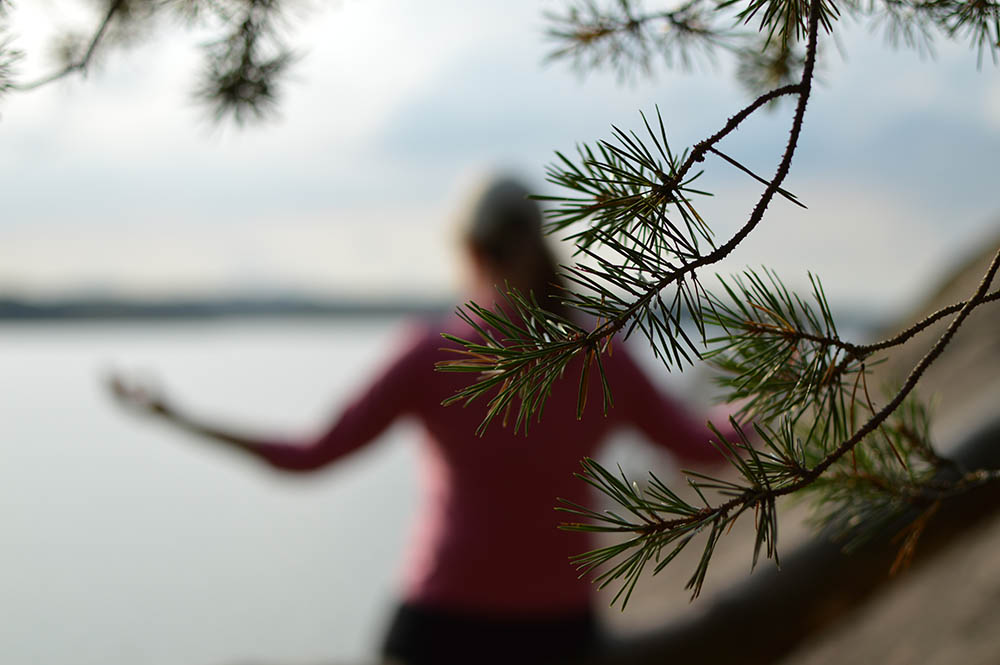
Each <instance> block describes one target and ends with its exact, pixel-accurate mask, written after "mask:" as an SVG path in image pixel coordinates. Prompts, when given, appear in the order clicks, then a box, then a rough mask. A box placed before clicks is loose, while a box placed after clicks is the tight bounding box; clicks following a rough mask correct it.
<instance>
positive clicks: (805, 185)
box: [0, 0, 1000, 307]
mask: <svg viewBox="0 0 1000 665" xmlns="http://www.w3.org/2000/svg"><path fill="white" fill-rule="evenodd" d="M81 4H82V6H85V7H89V6H90V5H89V4H87V3H79V2H69V1H67V2H61V1H58V0H49V2H31V3H29V2H27V1H26V0H22V1H21V2H20V3H19V6H18V12H19V13H17V14H15V15H14V20H13V27H14V32H15V33H16V34H18V35H19V44H20V45H21V46H22V47H23V48H25V49H26V50H28V51H29V53H30V54H31V55H32V56H33V57H32V58H30V59H29V60H28V61H27V62H26V63H25V65H24V68H25V69H26V70H28V71H29V72H30V71H42V70H44V67H45V65H46V63H45V61H44V58H42V57H41V56H42V55H43V54H44V47H43V43H44V39H45V37H46V36H47V34H48V33H49V32H50V31H51V28H52V26H65V25H67V24H73V22H74V21H75V20H82V21H84V22H83V23H82V24H81V25H86V24H87V23H86V19H87V18H88V17H87V16H86V15H85V14H80V13H79V12H77V13H73V12H67V11H66V9H67V7H70V8H72V7H74V6H76V7H78V6H81ZM329 4H330V5H332V6H330V7H329V8H327V9H323V10H314V11H312V12H310V13H309V14H308V15H307V16H306V17H305V18H304V19H300V20H298V21H297V22H296V21H293V23H292V26H293V30H294V34H295V44H296V46H297V48H298V50H299V51H300V53H301V54H302V59H301V60H300V62H299V63H298V65H297V66H296V68H295V70H294V75H293V77H292V80H291V81H290V82H289V84H288V86H287V88H286V94H285V96H284V98H283V101H282V104H281V110H280V116H279V117H278V118H277V119H275V120H274V121H272V122H270V123H268V124H265V125H261V126H252V127H248V128H245V129H243V130H240V131H237V130H235V129H233V128H231V127H227V128H221V129H219V128H213V126H212V124H211V122H209V121H208V120H207V112H206V111H205V109H203V108H200V107H197V106H196V105H193V104H192V103H191V102H190V96H189V91H190V89H191V87H192V85H193V81H194V74H195V72H196V69H197V66H198V56H199V54H198V52H197V48H196V46H197V43H198V42H199V39H203V38H204V36H203V35H192V34H187V33H184V32H182V31H179V30H176V29H172V28H169V27H168V28H166V29H164V30H161V31H160V32H158V33H157V34H155V35H153V36H151V37H150V38H149V39H146V40H144V41H143V43H142V44H141V45H137V46H134V47H132V48H130V49H129V50H127V51H118V52H114V53H111V54H109V56H108V57H107V58H106V59H105V60H104V62H103V64H102V67H101V68H100V69H99V70H98V71H95V72H93V73H92V74H91V75H90V76H89V77H87V78H86V79H81V78H76V79H72V80H67V81H62V82H58V83H56V84H53V85H51V86H48V87H46V88H43V89H40V90H37V91H34V92H30V93H18V94H12V95H10V96H8V97H7V98H6V99H5V100H3V101H0V183H2V200H3V203H2V209H0V293H13V294H27V295H43V296H51V295H59V294H62V293H66V292H68V291H80V290H89V289H108V290H112V291H116V292H120V293H129V294H139V295H165V294H171V293H183V294H206V293H218V292H234V291H236V292H246V291H253V290H258V291H259V290H263V291H270V292H274V291H285V290H294V291H305V292H308V293H313V294H320V295H372V296H376V297H381V296H386V295H390V294H408V295H410V294H412V295H415V296H421V297H425V296H426V297H439V296H441V295H443V294H448V293H453V292H455V291H456V290H457V289H456V283H457V282H456V277H457V276H458V274H459V271H458V269H457V260H456V256H455V251H454V249H455V246H454V242H453V236H454V232H453V230H454V226H455V222H454V220H455V217H456V215H457V214H458V211H459V210H460V205H461V200H462V197H463V193H464V192H466V191H467V190H468V188H469V186H470V184H471V183H474V182H475V181H476V179H477V178H478V177H479V176H481V174H483V173H485V172H488V171H493V170H497V169H501V170H507V171H514V172H516V173H519V174H522V175H523V177H525V178H526V179H528V180H529V182H530V183H531V184H532V186H533V187H535V188H537V189H538V190H539V191H546V187H547V186H546V185H545V183H544V181H543V168H544V165H545V164H546V163H547V162H549V161H550V160H551V157H552V154H553V151H554V150H562V151H572V150H573V146H574V145H575V144H576V143H578V142H581V141H588V142H590V141H594V140H596V139H599V138H606V137H608V136H609V130H610V125H611V124H612V123H614V124H616V125H620V126H624V127H628V128H635V129H638V128H639V127H641V124H640V123H641V120H640V118H639V116H638V111H639V110H644V111H647V112H651V111H653V108H654V105H659V108H660V110H661V111H662V113H663V115H664V119H665V122H666V125H667V129H668V132H669V133H670V136H671V140H672V141H673V143H674V147H675V148H682V147H684V146H685V145H690V144H692V143H694V142H696V141H698V140H700V139H701V138H704V137H705V136H707V135H709V134H711V133H712V132H714V131H715V130H716V129H717V128H718V127H719V126H721V124H722V123H723V122H725V119H726V118H727V117H728V116H730V115H731V114H732V113H733V112H735V111H736V110H737V109H738V108H740V107H741V106H742V105H744V104H745V103H746V102H747V101H748V99H747V97H746V94H745V93H744V92H743V91H742V90H741V89H740V88H739V87H738V86H737V85H736V84H735V83H734V81H733V79H732V76H731V75H730V74H729V71H728V69H729V67H728V65H724V66H721V67H720V68H719V69H718V70H716V71H711V70H709V71H696V72H693V73H684V72H672V71H667V70H665V69H663V68H660V70H659V72H658V75H657V76H656V77H655V79H652V80H639V81H636V82H633V83H631V84H626V85H621V84H619V83H618V81H617V80H616V78H615V77H614V76H613V75H612V74H605V73H600V74H591V75H588V76H586V77H580V76H579V75H578V74H576V73H575V72H573V71H572V70H570V69H569V68H568V67H567V66H566V65H565V64H560V63H555V64H543V59H544V55H545V53H546V52H547V51H548V50H549V49H550V48H551V46H552V45H551V43H548V42H546V40H545V38H544V34H543V33H544V21H543V17H542V12H543V10H545V9H552V8H556V7H559V6H560V3H559V2H556V1H555V0H548V1H542V2H539V1H538V0H517V1H507V2H489V3H486V2H467V1H461V2H459V1H453V0H423V1H422V2H416V1H415V0H391V1H390V0H364V1H361V0H343V2H340V3H329ZM28 5H30V6H28ZM843 42H844V45H845V48H846V59H845V58H844V57H842V56H841V55H840V54H839V53H838V52H837V49H836V48H835V47H834V45H833V44H832V42H828V43H826V44H825V47H824V49H823V52H822V56H821V57H822V62H821V69H820V72H821V74H820V78H821V80H822V85H821V86H820V87H819V88H818V90H817V91H816V92H815V96H814V98H813V100H812V101H811V102H810V104H809V109H808V113H807V117H806V123H805V129H804V133H803V139H802V143H801V149H800V151H799V153H798V154H797V156H796V159H795V161H794V163H793V168H792V174H791V175H790V176H789V178H788V180H787V181H786V187H787V188H788V189H790V190H792V191H794V192H795V193H796V194H797V195H798V196H799V197H800V198H801V200H803V201H804V202H805V203H806V204H807V205H808V206H809V210H808V211H802V210H800V209H798V208H795V207H793V206H791V205H788V204H786V203H784V202H783V201H780V200H779V201H778V202H777V203H775V204H773V205H772V208H771V210H770V211H769V214H768V216H767V218H766V224H764V225H763V226H762V227H761V228H760V230H759V231H758V232H756V233H755V234H754V236H753V237H752V239H751V240H750V241H749V242H747V243H746V245H745V246H744V247H743V248H742V249H741V251H740V252H737V254H736V255H735V256H734V257H733V258H732V260H730V261H729V262H728V263H727V264H726V265H725V266H723V267H722V269H723V270H725V271H731V270H738V269H740V268H741V267H742V266H745V265H748V264H749V265H760V264H766V265H769V266H772V267H775V268H776V269H778V270H779V271H780V272H781V274H782V275H784V276H786V277H787V279H788V281H790V282H791V283H793V284H801V283H803V282H804V281H805V274H806V271H807V270H809V269H811V270H813V271H815V272H817V273H818V274H819V275H820V276H821V277H822V278H823V279H824V282H825V283H826V285H827V288H828V292H829V293H830V294H831V296H832V297H833V298H834V299H835V300H840V301H844V302H851V303H852V304H859V305H861V306H865V307H895V306H901V305H905V303H907V302H911V301H912V300H913V299H914V298H915V297H917V294H918V293H919V292H920V290H921V289H924V288H926V287H927V286H928V284H929V283H930V282H931V281H932V280H933V279H934V277H936V276H938V275H940V274H941V272H942V271H943V270H945V269H946V268H947V267H948V266H949V265H951V264H952V263H953V262H954V261H955V260H957V258H958V257H960V256H961V255H962V253H964V252H967V251H968V250H969V249H970V248H972V247H975V246H976V245H977V244H979V243H981V242H983V240H984V239H986V238H988V237H990V236H991V232H992V234H993V235H995V232H996V229H997V226H998V221H997V220H998V217H1000V196H998V194H997V189H998V187H997V185H998V183H1000V178H998V177H997V166H996V164H997V155H1000V70H998V69H997V68H996V67H994V66H993V65H991V64H986V65H984V66H983V68H982V70H981V71H977V69H976V56H975V53H974V52H973V51H970V50H969V49H968V48H966V47H965V46H964V45H960V46H957V47H953V46H949V45H947V44H944V43H940V44H939V47H940V48H939V55H938V58H937V59H936V60H934V61H927V60H921V59H920V58H919V57H918V56H917V55H916V54H915V53H913V52H909V51H901V52H894V51H892V50H890V49H889V48H888V47H886V46H884V45H883V43H882V40H881V38H879V37H874V38H873V37H872V36H871V35H870V34H869V33H868V32H867V31H866V30H864V29H860V28H858V27H850V26H845V29H844V35H843ZM987 61H988V58H987ZM790 113H791V106H790V105H789V104H786V105H785V106H783V107H781V108H779V109H778V110H777V112H774V113H769V114H766V115H763V116H762V117H760V118H759V119H755V120H754V121H753V122H752V123H750V124H748V125H747V127H746V129H745V130H744V131H742V132H740V133H739V134H738V135H736V136H734V137H733V138H732V139H731V140H729V141H728V142H727V144H726V147H727V150H728V152H730V153H732V154H734V155H735V156H737V157H739V158H740V159H743V160H745V161H746V162H747V163H749V164H751V165H753V166H754V167H755V168H757V169H758V170H759V171H761V172H763V173H765V174H769V173H771V172H773V169H774V166H775V164H776V160H777V158H778V157H779V156H780V153H781V150H782V149H783V148H784V144H785V133H786V131H787V126H788V124H789V120H790ZM706 166H707V167H708V169H709V170H708V173H706V177H705V182H706V183H707V184H708V185H709V186H710V187H711V188H712V189H713V191H715V192H716V194H717V196H716V197H715V199H713V200H712V201H710V202H708V203H706V205H705V206H704V212H705V215H706V217H707V219H708V221H709V223H710V224H712V225H713V227H715V229H716V231H717V233H719V234H720V235H722V236H725V235H727V234H728V233H731V232H732V231H733V230H734V229H735V228H737V227H738V226H739V225H740V224H741V223H742V221H743V220H744V219H745V217H746V215H747V213H748V211H749V209H750V207H752V204H753V202H754V200H755V199H756V197H757V196H758V195H759V191H760V190H759V187H758V186H757V185H755V184H754V183H753V182H752V181H749V180H748V179H746V178H745V177H744V176H742V175H740V174H739V173H736V172H734V171H733V170H732V169H731V168H729V167H726V166H724V165H723V164H721V163H718V162H712V161H711V160H709V161H706Z"/></svg>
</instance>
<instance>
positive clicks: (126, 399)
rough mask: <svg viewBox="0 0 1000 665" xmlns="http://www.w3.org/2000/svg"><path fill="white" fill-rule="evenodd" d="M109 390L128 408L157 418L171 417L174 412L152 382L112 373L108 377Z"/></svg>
mask: <svg viewBox="0 0 1000 665" xmlns="http://www.w3.org/2000/svg"><path fill="white" fill-rule="evenodd" d="M107 385H108V390H110V391H111V394H112V395H113V396H114V398H115V399H116V400H117V401H118V402H119V403H120V404H122V405H124V406H125V407H126V408H129V409H135V410H136V411H141V412H144V413H151V414H154V415H157V416H166V417H170V416H172V415H173V410H172V409H171V408H170V407H169V406H168V404H167V401H166V399H165V398H164V397H163V393H162V392H161V391H160V389H159V388H158V387H157V386H156V385H155V384H154V383H153V382H151V381H145V382H144V381H140V380H138V379H136V378H134V377H133V378H126V377H123V376H121V375H120V374H116V373H111V374H109V375H108V377H107Z"/></svg>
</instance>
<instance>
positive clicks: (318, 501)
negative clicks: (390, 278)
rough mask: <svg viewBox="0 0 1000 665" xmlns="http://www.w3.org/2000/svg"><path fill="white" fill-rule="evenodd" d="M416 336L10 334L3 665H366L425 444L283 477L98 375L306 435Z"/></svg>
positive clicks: (221, 329) (188, 331) (3, 461)
mask: <svg viewBox="0 0 1000 665" xmlns="http://www.w3.org/2000/svg"><path fill="white" fill-rule="evenodd" d="M404 330H405V322H403V321H402V320H389V319H381V320H380V319H375V320H339V321H335V322H318V321H315V320H311V321H280V322H259V321H256V322H247V321H238V320H226V321H218V322H200V323H69V324H16V325H14V324H7V325H0V518H2V520H0V526H2V529H0V563H2V568H0V598H2V602H0V663H3V664H8V663H9V664H11V665H22V664H27V665H69V664H71V665H125V664H128V665H224V664H230V663H232V664H235V663H249V662H252V663H274V664H276V665H277V664H287V665H296V664H302V665H305V664H314V663H320V662H324V663H351V662H370V661H371V659H372V658H371V655H372V654H373V653H374V650H375V649H376V646H377V644H378V642H379V639H380V637H381V631H382V627H383V626H384V623H385V620H386V618H387V614H388V613H389V612H390V611H391V609H392V607H393V603H394V601H395V595H394V589H395V581H396V575H397V570H398V568H397V562H398V561H399V559H400V558H401V554H402V552H403V549H404V547H405V542H406V536H407V529H408V525H409V523H410V519H411V517H412V512H413V506H414V500H415V498H416V496H417V492H416V485H417V480H416V478H415V477H414V474H413V473H412V468H413V466H414V463H415V461H416V448H417V445H416V444H417V440H418V438H419V436H420V433H419V430H418V429H417V427H416V426H415V425H413V424H410V423H400V424H399V425H397V426H396V427H394V428H393V429H391V430H390V431H389V432H388V433H387V434H386V435H384V436H383V437H382V438H381V439H380V440H378V441H377V442H376V443H375V444H374V445H371V446H369V447H367V448H366V449H364V450H362V451H359V452H358V453H355V454H354V455H352V456H350V457H348V458H345V459H344V460H343V461H341V462H340V463H338V464H336V465H334V466H332V467H330V468H328V469H325V470H322V471H320V472H318V473H315V474H312V475H308V476H303V475H286V474H281V473H279V472H275V471H272V470H271V469H269V468H267V467H266V466H264V465H262V464H260V463H258V462H256V461H255V460H252V459H247V458H244V457H242V456H240V455H239V454H236V453H233V452H231V451H228V450H220V449H216V448H213V447H212V446H210V445H208V444H205V443H203V442H201V441H198V440H195V439H192V438H190V437H189V436H185V435H183V434H180V433H178V432H176V431H172V430H169V429H167V428H166V427H164V425H163V424H162V423H157V422H155V421H152V420H150V419H149V418H142V417H138V416H136V415H135V414H131V413H126V412H125V411H123V410H122V409H121V408H119V407H118V406H117V405H116V404H114V403H113V402H112V400H111V399H110V398H109V396H108V394H107V393H106V390H105V388H104V386H103V385H102V382H101V378H102V376H103V375H105V374H106V373H107V372H108V371H109V370H110V369H112V368H116V369H118V370H121V371H127V372H129V373H132V374H140V375H145V376H148V377H150V379H151V380H155V381H156V382H158V383H159V384H160V385H162V386H163V389H164V390H165V391H166V393H167V394H168V395H169V396H170V397H171V398H172V399H173V400H174V401H175V402H176V403H177V404H179V405H181V406H183V407H186V408H187V409H188V410H190V411H192V412H193V413H197V414H201V415H203V416H206V417H211V418H213V419H215V420H216V421H218V422H220V423H226V424H231V425H233V426H238V427H241V428H245V429H246V430H247V431H248V432H252V433H265V434H266V433H269V432H274V433H277V434H283V435H289V434H290V435H295V434H297V433H301V434H302V435H308V434H309V433H311V432H313V431H315V430H317V429H319V428H321V427H322V426H323V425H324V424H325V423H327V422H328V421H329V420H330V418H331V417H332V416H333V415H334V414H335V413H336V411H337V409H338V407H339V405H341V404H342V403H343V401H344V400H345V399H346V398H348V397H350V396H351V395H352V394H353V393H354V391H355V390H356V389H357V388H358V387H360V386H361V385H362V384H364V383H365V382H366V381H367V380H368V379H369V378H370V376H371V373H372V372H373V371H375V370H376V369H377V368H378V367H379V365H380V364H381V363H383V362H386V360H387V355H388V354H391V352H392V349H393V348H394V347H395V346H396V345H397V344H399V343H400V342H401V341H402V340H403V338H404V337H405V332H404ZM633 348H635V347H633ZM637 355H640V360H646V361H649V362H650V363H651V365H653V363H655V361H652V360H651V358H648V357H647V358H642V357H641V355H642V354H641V353H640V354H637ZM661 370H662V368H658V369H656V370H655V371H654V373H653V374H654V376H655V377H657V379H656V380H658V381H661V382H665V383H668V384H672V385H673V386H674V387H675V388H680V387H684V386H683V383H682V382H683V381H685V379H684V377H685V376H687V375H683V376H681V377H678V375H676V374H674V375H669V376H668V375H664V374H663V372H662V371H661ZM679 382H681V383H679ZM630 454H631V457H629V455H630ZM650 455H654V456H653V457H652V458H651V457H650ZM607 457H608V459H609V461H610V460H615V461H622V460H624V464H625V466H626V469H627V470H629V472H630V473H634V474H637V475H641V474H642V473H644V470H645V469H647V468H649V467H650V466H656V465H657V462H662V461H663V459H662V457H660V458H659V459H657V458H656V457H655V454H654V453H650V452H649V451H648V449H647V451H646V452H645V453H642V452H641V451H640V452H639V453H638V454H636V447H635V446H630V443H629V442H628V440H627V439H625V438H620V439H619V441H618V444H617V445H614V446H612V447H611V449H610V450H609V451H608V452H607Z"/></svg>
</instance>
